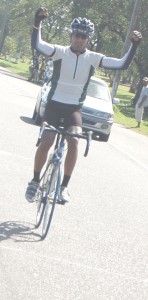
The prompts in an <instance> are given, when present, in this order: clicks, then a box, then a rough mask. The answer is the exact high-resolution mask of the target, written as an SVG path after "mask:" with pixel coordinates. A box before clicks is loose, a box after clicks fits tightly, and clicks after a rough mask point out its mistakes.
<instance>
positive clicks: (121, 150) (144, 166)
mask: <svg viewBox="0 0 148 300" xmlns="http://www.w3.org/2000/svg"><path fill="white" fill-rule="evenodd" d="M109 145H110V146H111V147H113V148H115V149H117V150H118V151H120V152H122V153H123V154H124V155H126V156H128V157H129V158H130V159H131V160H133V161H134V162H135V163H136V164H138V165H139V166H140V167H142V168H144V169H145V170H146V171H148V167H147V166H146V165H144V164H143V163H141V162H140V161H139V160H138V159H136V158H135V157H134V156H133V155H130V154H129V153H128V152H126V151H124V150H123V149H122V148H120V147H118V146H116V145H114V144H112V143H109Z"/></svg>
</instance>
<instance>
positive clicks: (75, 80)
mask: <svg viewBox="0 0 148 300" xmlns="http://www.w3.org/2000/svg"><path fill="white" fill-rule="evenodd" d="M32 47H33V48H35V49H37V50H38V51H39V52H41V53H42V54H43V55H47V56H50V57H52V60H53V75H52V79H51V89H50V92H49V95H48V99H50V100H54V101H57V102H61V103H66V104H72V105H81V104H82V103H83V101H84V100H85V97H86V94H87V87H88V84H89V81H90V78H91V76H92V75H93V74H94V70H95V69H96V68H98V67H103V68H107V69H116V70H117V69H125V68H127V67H128V65H129V63H130V62H131V60H132V58H133V56H134V54H135V51H136V48H137V46H135V45H132V46H131V47H130V49H129V51H128V52H127V53H126V54H125V55H124V57H123V58H121V59H116V58H112V57H105V56H104V55H103V54H100V53H96V52H92V51H89V50H87V49H86V50H85V51H84V52H83V53H81V54H79V55H78V56H77V55H76V54H75V53H74V52H72V50H71V47H70V46H67V47H64V46H59V45H51V44H48V43H46V42H45V41H43V40H42V38H41V29H40V30H37V29H35V28H34V30H33V34H32Z"/></svg>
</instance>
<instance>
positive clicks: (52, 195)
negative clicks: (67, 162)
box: [42, 165, 61, 239]
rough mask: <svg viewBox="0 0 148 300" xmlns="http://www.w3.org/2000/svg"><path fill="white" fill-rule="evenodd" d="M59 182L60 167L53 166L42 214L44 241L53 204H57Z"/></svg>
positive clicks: (50, 219)
mask: <svg viewBox="0 0 148 300" xmlns="http://www.w3.org/2000/svg"><path fill="white" fill-rule="evenodd" d="M60 181H61V166H60V165H58V166H55V167H54V168H53V170H52V174H51V177H50V181H49V189H48V191H47V194H46V204H45V208H44V214H43V227H42V239H45V237H46V235H47V233H48V230H49V228H50V225H51V221H52V217H53V213H54V209H55V204H56V202H57V199H58V196H59V191H60Z"/></svg>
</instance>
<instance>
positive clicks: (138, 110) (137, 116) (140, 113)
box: [135, 104, 144, 127]
mask: <svg viewBox="0 0 148 300" xmlns="http://www.w3.org/2000/svg"><path fill="white" fill-rule="evenodd" d="M143 112H144V108H143V106H141V107H138V104H136V107H135V119H136V121H137V123H138V124H137V127H140V124H141V121H142V118H143Z"/></svg>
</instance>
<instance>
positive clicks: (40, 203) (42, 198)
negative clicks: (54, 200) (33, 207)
mask: <svg viewBox="0 0 148 300" xmlns="http://www.w3.org/2000/svg"><path fill="white" fill-rule="evenodd" d="M53 168H54V165H53V164H52V163H50V161H49V162H48V163H47V167H46V171H45V174H44V176H43V179H42V183H41V186H40V189H39V192H38V195H37V199H36V204H37V215H36V228H38V227H39V226H40V224H41V222H42V218H43V215H44V209H45V205H46V195H47V191H48V188H49V182H50V177H51V174H52V170H53Z"/></svg>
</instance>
